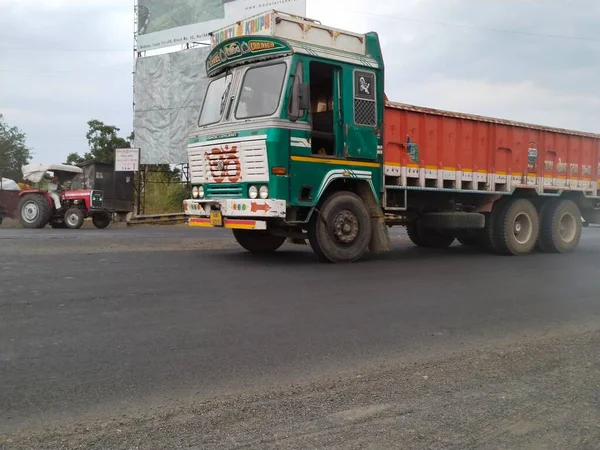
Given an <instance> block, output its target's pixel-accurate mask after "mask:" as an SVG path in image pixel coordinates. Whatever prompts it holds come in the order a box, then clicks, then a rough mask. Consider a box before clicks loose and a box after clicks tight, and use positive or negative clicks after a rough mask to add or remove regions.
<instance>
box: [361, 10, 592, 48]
mask: <svg viewBox="0 0 600 450" xmlns="http://www.w3.org/2000/svg"><path fill="white" fill-rule="evenodd" d="M350 12H353V13H356V14H363V15H365V16H373V17H381V18H384V19H394V20H403V21H406V22H417V23H426V24H429V25H441V26H444V27H454V28H466V29H471V30H478V31H489V32H493V33H506V34H518V35H522V36H536V37H545V38H550V39H565V40H574V41H589V42H600V38H592V37H585V36H566V35H561V34H545V33H533V32H529V31H519V30H505V29H501V28H489V27H480V26H476V25H464V24H457V23H448V22H437V21H433V20H423V19H413V18H410V17H400V16H392V15H389V14H377V13H370V12H365V11H350Z"/></svg>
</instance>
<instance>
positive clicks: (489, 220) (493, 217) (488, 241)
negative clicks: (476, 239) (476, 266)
mask: <svg viewBox="0 0 600 450" xmlns="http://www.w3.org/2000/svg"><path fill="white" fill-rule="evenodd" d="M510 199H511V197H506V196H505V197H501V198H500V199H498V200H496V201H495V202H494V205H493V207H492V211H491V212H488V213H484V216H485V227H484V228H483V230H481V234H480V240H481V244H482V245H483V246H484V247H485V248H486V249H487V250H488V251H490V252H492V253H498V249H497V246H496V240H495V236H494V228H495V224H496V222H497V220H498V216H499V215H500V214H501V213H502V209H503V208H504V205H506V203H507V202H508V201H509V200H510Z"/></svg>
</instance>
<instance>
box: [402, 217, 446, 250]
mask: <svg viewBox="0 0 600 450" xmlns="http://www.w3.org/2000/svg"><path fill="white" fill-rule="evenodd" d="M406 234H408V238H409V239H410V240H411V241H412V243H413V244H415V245H416V246H417V247H425V248H448V247H450V246H451V245H452V244H453V243H454V240H455V238H454V236H450V235H447V234H443V233H440V232H439V231H436V230H434V229H433V228H424V227H422V226H421V225H420V224H419V221H418V220H417V221H416V222H412V223H409V224H408V225H406Z"/></svg>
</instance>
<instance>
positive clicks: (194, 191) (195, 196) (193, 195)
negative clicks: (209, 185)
mask: <svg viewBox="0 0 600 450" xmlns="http://www.w3.org/2000/svg"><path fill="white" fill-rule="evenodd" d="M198 195H199V194H198V186H194V187H193V188H192V197H194V198H198Z"/></svg>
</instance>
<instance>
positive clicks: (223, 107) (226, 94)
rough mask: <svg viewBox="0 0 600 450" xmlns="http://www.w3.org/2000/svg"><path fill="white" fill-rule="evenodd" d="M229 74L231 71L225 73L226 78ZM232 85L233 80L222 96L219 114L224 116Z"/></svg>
mask: <svg viewBox="0 0 600 450" xmlns="http://www.w3.org/2000/svg"><path fill="white" fill-rule="evenodd" d="M228 76H229V72H227V74H226V75H225V79H227V77H228ZM230 87H231V80H230V81H229V83H228V84H227V87H226V88H225V91H223V95H222V96H221V107H220V108H219V115H221V116H223V111H224V110H225V104H226V103H227V97H228V96H229V88H230Z"/></svg>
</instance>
